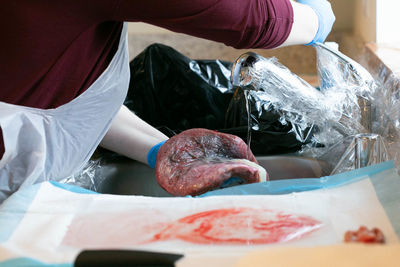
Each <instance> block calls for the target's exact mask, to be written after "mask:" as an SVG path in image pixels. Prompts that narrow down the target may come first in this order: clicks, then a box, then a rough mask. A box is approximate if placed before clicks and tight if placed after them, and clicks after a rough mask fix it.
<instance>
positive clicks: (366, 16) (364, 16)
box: [354, 0, 387, 43]
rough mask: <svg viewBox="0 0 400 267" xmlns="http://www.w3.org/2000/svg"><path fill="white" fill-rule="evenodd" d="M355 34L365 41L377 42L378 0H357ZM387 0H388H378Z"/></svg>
mask: <svg viewBox="0 0 400 267" xmlns="http://www.w3.org/2000/svg"><path fill="white" fill-rule="evenodd" d="M355 1H356V3H355V15H354V34H355V35H357V36H360V37H361V38H362V39H363V41H365V42H367V43H370V42H373V43H374V42H376V3H377V0H355ZM378 1H387V0H378Z"/></svg>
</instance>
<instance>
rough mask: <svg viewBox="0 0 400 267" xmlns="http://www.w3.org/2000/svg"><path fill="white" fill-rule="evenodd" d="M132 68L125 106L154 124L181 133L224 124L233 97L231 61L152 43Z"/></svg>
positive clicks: (133, 62) (133, 63)
mask: <svg viewBox="0 0 400 267" xmlns="http://www.w3.org/2000/svg"><path fill="white" fill-rule="evenodd" d="M130 67H131V82H130V85H129V91H128V96H127V99H126V101H125V105H126V106H127V107H128V108H129V109H131V110H133V111H134V112H135V113H136V114H137V115H138V116H139V117H140V118H142V119H143V120H145V121H146V122H148V123H149V124H151V125H153V126H155V127H157V128H158V127H161V126H166V127H168V128H169V129H171V130H173V131H174V132H176V133H178V132H181V131H183V130H186V129H191V128H208V129H217V128H219V127H223V125H224V119H225V111H226V109H227V107H228V105H229V101H230V99H231V97H232V90H231V89H232V85H231V84H230V82H229V75H230V63H228V62H223V61H219V60H213V61H212V60H198V61H195V60H191V59H189V58H187V57H185V56H184V55H182V54H180V53H179V52H177V51H176V50H174V49H173V48H171V47H169V46H165V45H162V44H153V45H151V46H149V47H147V48H146V50H145V51H143V52H142V53H141V54H139V55H138V56H137V57H136V58H134V60H133V61H132V62H131V63H130ZM168 134H169V133H167V135H168Z"/></svg>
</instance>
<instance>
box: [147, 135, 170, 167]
mask: <svg viewBox="0 0 400 267" xmlns="http://www.w3.org/2000/svg"><path fill="white" fill-rule="evenodd" d="M165 142H166V140H165V141H162V142H160V143H158V144H157V145H155V146H153V147H152V148H151V149H150V151H149V153H148V154H147V163H148V164H149V166H150V167H151V168H153V169H154V168H155V167H156V160H157V153H158V150H159V149H160V147H161V146H162V145H163V144H164V143H165Z"/></svg>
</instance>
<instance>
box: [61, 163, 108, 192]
mask: <svg viewBox="0 0 400 267" xmlns="http://www.w3.org/2000/svg"><path fill="white" fill-rule="evenodd" d="M104 179H105V177H104V176H103V175H101V159H99V158H97V159H90V160H89V161H88V162H87V163H86V164H85V166H84V167H83V168H82V170H80V171H78V172H77V173H75V174H73V175H71V176H68V177H66V178H64V179H62V180H60V181H59V182H60V183H63V184H71V185H76V186H79V187H82V188H86V189H89V190H92V191H95V192H97V191H99V188H100V185H101V183H102V182H103V180H104Z"/></svg>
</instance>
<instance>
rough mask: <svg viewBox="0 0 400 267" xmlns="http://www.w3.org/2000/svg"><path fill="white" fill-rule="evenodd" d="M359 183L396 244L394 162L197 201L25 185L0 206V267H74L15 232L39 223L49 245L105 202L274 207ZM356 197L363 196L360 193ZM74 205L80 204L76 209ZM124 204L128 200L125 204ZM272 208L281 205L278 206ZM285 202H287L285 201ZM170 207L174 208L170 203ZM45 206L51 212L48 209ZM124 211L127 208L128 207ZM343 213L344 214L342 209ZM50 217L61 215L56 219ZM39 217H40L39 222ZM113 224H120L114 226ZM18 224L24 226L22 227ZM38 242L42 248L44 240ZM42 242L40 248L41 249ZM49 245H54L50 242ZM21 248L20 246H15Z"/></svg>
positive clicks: (399, 179)
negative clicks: (71, 221)
mask: <svg viewBox="0 0 400 267" xmlns="http://www.w3.org/2000/svg"><path fill="white" fill-rule="evenodd" d="M359 184H360V185H361V186H365V188H366V190H365V192H366V194H371V196H370V197H368V199H376V200H373V201H375V202H376V203H378V205H379V206H380V208H379V209H380V210H382V212H383V214H386V215H385V217H387V219H385V220H386V221H387V222H388V223H389V226H390V227H389V228H390V229H392V230H391V231H392V232H393V233H395V235H397V237H393V236H392V237H391V240H397V239H398V237H399V236H400V197H399V196H400V195H399V192H400V176H399V174H398V172H397V169H396V168H395V166H394V163H393V162H392V161H388V162H383V163H380V164H377V165H373V166H369V167H365V168H362V169H358V170H353V171H349V172H346V173H342V174H337V175H332V176H326V177H322V178H303V179H302V178H299V179H288V180H277V181H269V182H264V183H257V184H248V185H238V186H233V187H228V188H224V189H220V190H215V191H212V192H208V193H206V194H203V195H201V196H199V197H195V198H151V197H141V196H111V195H101V194H98V193H96V192H93V191H90V190H86V189H83V188H80V187H77V186H71V185H65V184H60V183H58V182H43V183H40V184H35V185H32V186H25V187H23V188H21V189H20V190H19V191H17V192H16V193H14V194H13V195H12V196H10V197H9V198H8V199H7V200H6V201H5V202H3V203H2V204H1V205H0V267H3V266H17V267H18V266H62V267H64V266H73V261H74V256H76V255H75V254H73V253H72V254H70V255H68V256H65V255H64V254H63V253H60V255H58V256H57V257H56V256H54V257H50V256H49V258H47V256H46V255H49V254H46V253H42V252H41V249H36V250H31V249H30V248H29V246H39V245H38V244H37V243H36V242H34V241H33V240H30V241H29V242H28V243H29V246H28V247H24V245H25V244H21V243H13V242H14V241H13V240H14V238H15V236H16V233H18V235H17V236H19V237H20V238H21V235H22V233H25V232H26V233H28V234H29V233H30V231H29V227H30V223H27V222H28V221H29V220H30V221H35V223H37V220H39V221H40V220H42V219H43V225H46V226H44V228H43V234H44V233H49V235H50V234H51V235H52V237H51V238H49V240H53V239H52V238H54V236H57V234H56V235H55V234H54V233H58V232H57V231H66V230H68V224H65V225H64V224H62V223H65V220H66V219H68V214H71V216H77V215H79V214H85V213H86V212H87V211H90V208H91V207H92V206H96V205H97V206H99V205H100V206H101V207H103V206H102V205H104V207H108V208H109V209H108V210H111V211H113V210H114V209H116V208H120V207H117V206H110V204H109V203H118V201H120V200H121V206H123V204H124V203H125V202H124V201H125V200H129V199H133V198H134V199H135V201H137V202H133V203H144V204H143V205H149V208H150V207H153V206H152V205H154V203H156V204H157V203H164V204H165V202H166V201H168V202H171V201H181V202H184V203H192V202H195V203H199V202H196V201H205V202H210V201H211V203H214V202H213V201H214V199H215V201H220V200H221V199H222V200H223V201H227V202H226V203H231V202H232V203H235V201H236V200H237V198H240V197H246V198H247V199H250V202H251V201H255V202H254V203H255V204H257V203H258V202H259V198H258V197H257V198H256V197H255V196H254V197H251V196H252V195H260V198H263V197H262V196H264V198H267V196H268V197H269V198H268V199H269V201H271V198H272V197H273V198H274V199H272V200H273V202H276V201H277V200H276V199H280V198H282V197H285V196H290V195H293V194H297V193H301V194H308V193H307V192H310V194H311V193H313V192H320V193H319V195H321V194H322V195H323V194H325V192H327V193H328V192H329V191H330V190H336V191H337V189H340V190H343V191H346V192H349V193H346V194H347V195H346V196H348V197H349V199H352V198H351V195H352V194H353V192H354V191H349V190H350V188H354V186H355V185H356V186H358V185H359ZM352 186H353V187H352ZM346 188H347V189H346ZM336 191H335V192H336ZM355 191H357V190H355ZM360 192H364V191H362V190H361V191H360ZM360 192H359V193H360ZM49 194H50V195H51V197H50V196H49ZM103 197H104V199H103ZM275 198H276V199H275ZM296 198H297V197H296ZM109 199H111V200H112V201H111V202H107V201H106V200H109ZM305 199H306V198H305ZM360 199H364V196H362V197H360ZM185 201H187V202H185ZM78 202H79V205H78V204H77V203H78ZM128 202H129V201H127V202H126V203H128ZM236 202H241V201H236ZM375 202H374V203H375ZM82 203H83V204H82ZM126 203H125V205H126ZM150 203H153V204H150ZM224 203H225V202H224ZM251 203H253V202H251ZM276 203H279V201H278V202H276ZM288 203H291V202H290V201H289V202H288ZM346 203H348V202H346ZM94 204H95V205H94ZM164 204H163V205H164ZM294 204H295V203H294ZM107 205H108V206H107ZM197 205H199V204H196V205H194V207H197ZM212 205H213V204H212ZM212 205H211V206H212ZM224 205H226V204H224ZM311 205H313V204H311ZM357 205H362V204H357ZM161 206H162V205H160V207H161ZM169 206H173V204H171V205H169ZM46 207H49V208H48V209H47V208H46ZM127 207H131V206H130V205H127ZM183 207H185V205H183ZM76 208H78V210H76ZM343 208H344V209H345V208H346V207H343ZM47 211H48V212H47ZM54 212H56V213H57V214H59V215H57V214H55V213H54ZM328 214H329V213H328ZM41 215H43V218H42V217H41ZM47 216H49V218H50V217H51V218H52V219H51V220H50V219H49V222H51V223H50V224H48V223H47V221H46V217H47ZM60 216H61V217H63V218H62V219H60V222H62V223H61V225H57V223H60V222H58V220H59V219H58V218H60ZM79 216H80V215H79ZM352 216H353V215H352ZM350 217H351V216H350ZM32 218H34V220H32ZM53 218H54V219H53ZM63 220H64V221H63ZM30 221H29V222H30ZM67 221H68V220H67ZM117 223H118V221H117V222H116V224H117ZM331 223H333V222H330V223H329V224H331ZM21 225H24V226H23V227H22V226H21ZM63 225H64V226H63ZM53 226H54V227H53ZM386 226H387V225H386ZM24 227H25V228H24ZM40 227H41V225H40V223H39V224H38V227H37V228H34V229H42V228H40ZM57 227H58V228H57ZM106 227H111V226H106ZM120 227H121V226H120ZM21 228H23V229H21ZM47 228H48V229H47ZM53 228H54V229H53ZM58 234H59V235H60V238H61V241H62V237H63V235H64V234H65V233H58ZM22 236H23V235H22ZM28 239H29V238H28ZM61 241H60V242H61ZM41 242H42V243H43V242H44V241H41ZM41 242H39V243H40V244H42V243H41ZM51 242H54V240H53V241H51ZM51 242H50V243H51ZM57 242H58V241H57ZM61 244H62V242H61ZM20 245H21V246H22V247H18V246H20ZM187 246H188V245H187ZM43 249H44V250H46V249H49V251H52V248H51V246H50V247H49V248H43ZM60 249H63V247H62V246H61V247H60ZM24 251H26V254H25V253H23V252H24ZM35 251H36V252H35Z"/></svg>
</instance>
